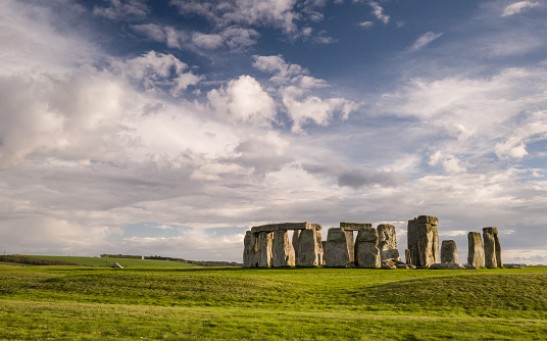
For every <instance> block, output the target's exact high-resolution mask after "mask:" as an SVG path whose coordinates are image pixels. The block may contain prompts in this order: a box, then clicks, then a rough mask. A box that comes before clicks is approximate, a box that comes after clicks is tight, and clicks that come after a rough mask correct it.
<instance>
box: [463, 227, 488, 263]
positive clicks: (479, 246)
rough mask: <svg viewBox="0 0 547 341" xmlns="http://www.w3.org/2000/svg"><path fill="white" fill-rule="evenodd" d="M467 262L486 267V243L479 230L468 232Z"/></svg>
mask: <svg viewBox="0 0 547 341" xmlns="http://www.w3.org/2000/svg"><path fill="white" fill-rule="evenodd" d="M467 264H469V265H472V266H473V267H474V268H476V269H478V268H484V245H483V243H482V238H481V234H480V233H479V232H469V233H468V234H467Z"/></svg>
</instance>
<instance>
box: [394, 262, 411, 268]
mask: <svg viewBox="0 0 547 341" xmlns="http://www.w3.org/2000/svg"><path fill="white" fill-rule="evenodd" d="M396 266H397V269H408V264H401V263H397V265H396Z"/></svg>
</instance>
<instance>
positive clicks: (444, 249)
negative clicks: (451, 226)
mask: <svg viewBox="0 0 547 341" xmlns="http://www.w3.org/2000/svg"><path fill="white" fill-rule="evenodd" d="M457 263H458V248H457V247H456V242H455V241H454V240H443V243H442V244H441V264H442V265H443V267H447V266H450V265H453V264H457Z"/></svg>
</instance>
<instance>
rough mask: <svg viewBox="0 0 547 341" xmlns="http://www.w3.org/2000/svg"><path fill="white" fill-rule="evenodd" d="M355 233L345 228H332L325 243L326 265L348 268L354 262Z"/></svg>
mask: <svg viewBox="0 0 547 341" xmlns="http://www.w3.org/2000/svg"><path fill="white" fill-rule="evenodd" d="M352 251H353V233H352V232H351V231H346V230H345V229H343V228H339V227H333V228H330V229H329V231H328V234H327V242H326V244H325V266H326V267H329V268H347V267H350V266H351V265H352V264H353V252H352Z"/></svg>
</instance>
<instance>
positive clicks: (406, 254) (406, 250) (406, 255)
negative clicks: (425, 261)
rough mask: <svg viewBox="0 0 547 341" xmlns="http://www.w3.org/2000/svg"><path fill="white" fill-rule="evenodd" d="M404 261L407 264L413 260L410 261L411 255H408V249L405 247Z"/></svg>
mask: <svg viewBox="0 0 547 341" xmlns="http://www.w3.org/2000/svg"><path fill="white" fill-rule="evenodd" d="M405 263H406V264H407V265H410V264H414V262H413V261H412V256H411V255H410V250H409V249H405Z"/></svg>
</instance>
